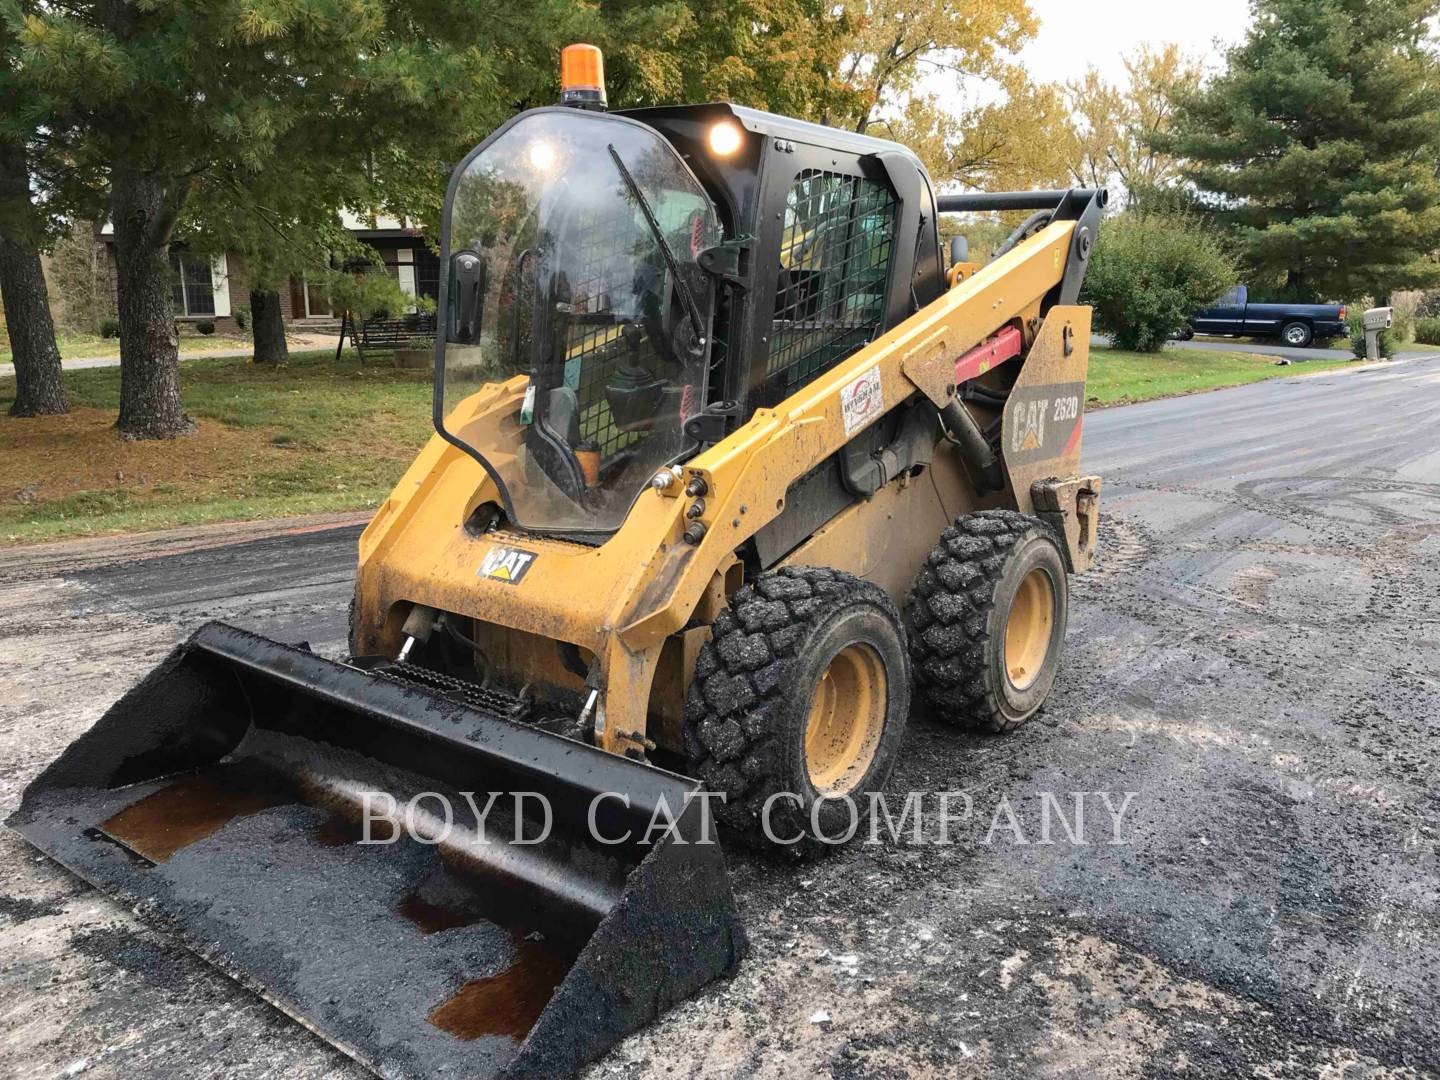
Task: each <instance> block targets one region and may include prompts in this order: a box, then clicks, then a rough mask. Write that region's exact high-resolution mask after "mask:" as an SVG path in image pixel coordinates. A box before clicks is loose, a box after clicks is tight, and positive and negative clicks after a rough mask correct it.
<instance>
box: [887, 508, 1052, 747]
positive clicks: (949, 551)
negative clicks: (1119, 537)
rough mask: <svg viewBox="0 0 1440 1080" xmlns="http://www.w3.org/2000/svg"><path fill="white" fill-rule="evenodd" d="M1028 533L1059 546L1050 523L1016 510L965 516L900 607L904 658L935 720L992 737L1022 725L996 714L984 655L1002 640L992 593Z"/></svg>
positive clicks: (1001, 625) (947, 532)
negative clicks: (905, 642) (907, 655)
mask: <svg viewBox="0 0 1440 1080" xmlns="http://www.w3.org/2000/svg"><path fill="white" fill-rule="evenodd" d="M1034 534H1040V535H1043V536H1046V537H1048V538H1049V539H1050V540H1051V541H1052V542H1058V541H1056V537H1055V533H1054V530H1052V529H1051V528H1050V527H1049V526H1048V525H1046V524H1045V523H1044V522H1042V521H1040V520H1039V519H1038V518H1033V517H1030V516H1028V515H1026V514H1022V513H1020V512H1019V511H1017V510H980V511H977V512H975V513H973V514H966V515H964V516H963V517H960V518H957V519H956V521H955V524H954V525H952V526H950V527H949V528H947V529H946V530H945V531H944V532H943V533H941V534H940V541H939V543H937V544H936V545H935V547H934V548H933V549H932V550H931V552H930V555H929V557H928V558H927V559H926V561H925V565H924V566H922V567H921V568H920V570H919V572H918V573H917V574H916V576H915V585H914V588H913V589H912V591H911V595H910V600H909V602H908V603H907V604H906V606H905V624H906V627H907V629H908V630H909V638H910V659H911V661H912V662H913V663H914V665H915V680H916V683H917V685H918V687H919V688H920V691H921V693H922V694H924V696H925V700H926V701H927V702H929V704H930V706H931V708H932V709H933V710H934V712H935V714H936V716H937V717H938V718H940V719H941V720H944V721H947V722H949V723H953V724H959V725H963V726H966V727H971V728H975V729H978V730H981V731H991V732H1002V731H1008V730H1010V729H1011V728H1014V727H1017V726H1018V725H1019V724H1020V723H1021V722H1022V720H1023V718H1022V719H1021V720H1017V719H1013V718H1010V717H1007V716H1006V715H1005V712H1004V710H1003V709H1002V708H1001V704H1000V701H999V688H998V687H997V686H996V685H995V683H996V679H995V675H994V672H993V669H992V665H991V663H990V657H991V650H992V649H996V648H1003V647H1004V638H1005V613H1004V612H1000V611H997V610H996V604H995V587H996V585H998V584H999V582H1000V579H1001V577H1002V576H1003V574H1004V572H1005V568H1006V565H1007V563H1008V561H1009V557H1010V554H1011V552H1012V551H1013V550H1014V549H1015V546H1016V545H1017V544H1018V543H1020V541H1021V540H1023V539H1025V538H1026V537H1027V536H1030V535H1034Z"/></svg>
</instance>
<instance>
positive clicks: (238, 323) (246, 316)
mask: <svg viewBox="0 0 1440 1080" xmlns="http://www.w3.org/2000/svg"><path fill="white" fill-rule="evenodd" d="M234 318H235V327H236V329H238V330H241V331H245V330H249V329H250V311H249V309H248V308H243V307H240V308H236V309H235V314H234Z"/></svg>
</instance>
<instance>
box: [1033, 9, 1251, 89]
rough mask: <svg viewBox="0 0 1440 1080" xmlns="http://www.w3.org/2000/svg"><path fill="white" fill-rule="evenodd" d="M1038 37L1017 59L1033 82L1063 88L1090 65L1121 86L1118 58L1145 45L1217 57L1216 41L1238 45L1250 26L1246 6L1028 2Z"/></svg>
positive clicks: (1121, 74) (1122, 71)
mask: <svg viewBox="0 0 1440 1080" xmlns="http://www.w3.org/2000/svg"><path fill="white" fill-rule="evenodd" d="M1030 8H1031V10H1032V11H1034V12H1035V15H1036V17H1037V18H1038V19H1039V20H1040V32H1039V34H1038V35H1036V38H1035V40H1034V41H1033V42H1031V43H1030V45H1029V46H1027V47H1026V48H1025V49H1024V50H1023V51H1022V52H1021V54H1020V58H1021V60H1022V61H1023V62H1024V64H1025V66H1026V68H1027V69H1029V71H1030V77H1031V78H1032V79H1034V80H1035V81H1036V82H1063V81H1064V80H1066V79H1072V78H1076V77H1078V76H1080V75H1083V74H1084V73H1085V68H1086V67H1087V66H1088V65H1090V64H1094V65H1095V66H1096V67H1097V68H1099V69H1100V70H1101V72H1103V73H1104V74H1105V75H1106V76H1108V77H1109V78H1110V80H1111V81H1112V82H1123V81H1124V79H1125V68H1124V66H1123V64H1122V63H1121V58H1122V57H1123V56H1124V55H1125V54H1126V53H1129V52H1133V51H1134V49H1135V47H1136V46H1137V45H1140V44H1142V43H1144V42H1147V41H1148V42H1154V43H1156V44H1160V43H1164V42H1167V41H1174V42H1178V43H1179V44H1180V45H1181V46H1183V47H1184V48H1185V50H1186V51H1187V52H1191V53H1197V54H1201V55H1204V56H1207V57H1209V58H1211V59H1212V60H1213V59H1215V58H1216V57H1217V56H1218V52H1217V49H1216V46H1215V39H1216V38H1219V39H1220V40H1221V42H1222V44H1225V45H1228V44H1233V43H1234V42H1236V41H1239V40H1240V38H1242V37H1243V36H1244V34H1245V27H1246V25H1247V24H1248V23H1249V21H1250V9H1249V4H1248V3H1247V0H1139V2H1137V0H1030Z"/></svg>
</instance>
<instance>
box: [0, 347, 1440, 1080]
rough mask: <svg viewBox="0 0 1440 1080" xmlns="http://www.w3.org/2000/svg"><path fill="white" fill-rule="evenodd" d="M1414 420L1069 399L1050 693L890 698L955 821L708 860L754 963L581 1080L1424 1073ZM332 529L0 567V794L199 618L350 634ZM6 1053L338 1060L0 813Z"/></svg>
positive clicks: (1427, 598)
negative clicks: (1078, 460) (865, 841)
mask: <svg viewBox="0 0 1440 1080" xmlns="http://www.w3.org/2000/svg"><path fill="white" fill-rule="evenodd" d="M1437 415H1440V364H1436V363H1433V362H1425V363H1403V364H1394V365H1390V366H1387V367H1384V368H1372V369H1367V370H1357V371H1347V372H1343V373H1336V374H1326V375H1322V376H1311V377H1301V378H1294V379H1283V380H1275V381H1271V382H1264V383H1259V384H1255V385H1252V386H1247V387H1243V388H1237V389H1232V390H1225V391H1219V392H1217V393H1213V394H1206V395H1197V396H1193V397H1187V398H1179V399H1174V400H1170V401H1162V402H1153V403H1149V404H1145V405H1137V406H1130V407H1127V408H1120V409H1111V410H1105V411H1102V412H1099V413H1094V414H1091V415H1090V416H1088V417H1087V420H1086V425H1085V446H1084V451H1085V457H1086V463H1087V466H1088V467H1090V468H1093V469H1095V470H1097V471H1099V472H1101V473H1102V474H1103V475H1104V476H1105V491H1104V496H1103V506H1104V513H1105V515H1106V516H1105V519H1104V526H1103V529H1102V535H1101V541H1102V547H1103V554H1102V560H1101V563H1100V565H1099V566H1098V568H1097V569H1096V570H1094V571H1092V572H1091V573H1090V574H1088V575H1086V576H1085V577H1083V578H1081V579H1078V580H1077V581H1076V583H1075V587H1074V590H1073V594H1072V615H1071V622H1070V627H1069V634H1068V638H1067V650H1068V651H1067V658H1066V662H1065V667H1064V670H1063V672H1062V674H1061V677H1060V680H1059V683H1058V684H1057V688H1056V692H1055V694H1054V696H1053V698H1052V701H1051V704H1050V705H1049V707H1048V708H1047V710H1046V712H1045V713H1044V714H1043V715H1042V716H1040V717H1039V718H1037V719H1036V720H1034V721H1032V722H1031V723H1030V724H1029V725H1028V726H1026V727H1025V728H1023V729H1022V730H1020V731H1018V732H1016V733H1014V734H1012V735H1010V736H1006V737H999V738H990V737H987V738H981V737H974V736H970V735H963V734H957V733H955V732H953V731H951V730H948V729H946V728H943V727H941V726H939V725H938V724H936V723H935V722H933V721H931V720H929V719H928V718H926V717H924V716H917V717H916V718H915V719H914V721H913V722H912V725H911V728H910V732H909V735H908V736H907V743H906V746H905V749H904V752H903V754H902V761H901V764H900V766H899V767H898V768H897V771H896V775H895V777H894V780H893V782H892V788H893V790H894V791H895V792H896V793H897V794H898V793H903V792H906V791H910V790H919V791H937V790H956V791H959V790H964V791H966V792H967V793H968V794H969V795H970V796H971V798H972V800H973V808H974V809H973V816H972V817H971V818H969V819H964V820H962V821H961V822H960V824H959V825H958V826H954V827H952V830H951V831H952V839H954V840H955V841H956V842H955V843H953V844H951V845H949V846H942V845H939V844H937V843H936V841H937V840H939V839H940V837H939V825H938V824H937V822H936V820H935V817H934V815H933V814H932V815H931V816H929V817H927V818H926V819H925V821H924V824H923V829H922V833H921V836H920V841H921V842H920V843H916V842H915V838H914V837H911V836H908V835H907V836H906V837H905V838H904V839H902V840H901V841H898V842H886V843H883V844H880V845H875V846H870V845H861V846H856V847H851V848H848V849H845V850H843V851H841V852H838V853H836V854H834V855H832V856H831V857H829V858H827V859H824V860H823V861H820V862H816V863H803V864H789V863H773V862H768V861H764V860H761V859H757V858H755V857H752V856H748V855H743V854H735V853H732V855H731V859H730V861H731V866H732V876H733V879H734V882H735V887H736V891H737V895H738V898H739V901H740V903H741V905H742V908H743V911H744V914H745V917H746V919H747V922H748V925H749V927H750V932H751V935H752V944H753V948H752V954H751V957H750V959H749V960H747V962H746V963H745V964H744V966H743V967H742V970H741V972H740V974H739V975H738V976H737V977H736V978H735V979H734V980H733V981H732V982H730V983H728V984H725V985H721V986H718V987H715V988H712V989H711V990H710V991H708V992H707V993H705V994H703V995H701V996H700V997H699V998H698V999H696V1000H693V1001H691V1002H689V1003H687V1004H685V1005H683V1006H681V1007H680V1008H678V1009H676V1010H675V1011H673V1012H672V1013H671V1014H670V1015H669V1016H667V1017H666V1018H665V1019H664V1020H663V1021H662V1022H661V1023H659V1024H658V1025H656V1026H655V1027H653V1028H651V1029H649V1030H647V1031H645V1032H642V1033H641V1034H639V1035H637V1036H635V1037H632V1038H631V1039H629V1040H627V1041H626V1042H624V1043H622V1044H621V1045H620V1046H619V1047H617V1048H616V1049H615V1051H614V1052H612V1054H611V1055H610V1056H609V1057H608V1058H607V1059H605V1060H604V1061H603V1062H601V1063H600V1064H599V1065H597V1066H596V1067H595V1069H594V1070H593V1075H595V1076H626V1077H632V1076H633V1077H676V1076H684V1077H711V1076H713V1077H730V1076H793V1075H822V1076H835V1077H862V1076H863V1077H872V1076H875V1077H882V1076H883V1077H900V1076H922V1075H923V1076H969V1075H976V1076H979V1075H1043V1076H1076V1077H1081V1076H1084V1077H1090V1076H1102V1077H1128V1076H1142V1075H1144V1076H1169V1075H1181V1074H1183V1075H1185V1076H1206V1077H1208V1076H1235V1075H1242V1074H1243V1075H1252V1076H1264V1077H1301V1076H1305V1077H1311V1076H1332V1077H1340V1076H1344V1077H1355V1076H1376V1077H1379V1076H1384V1077H1400V1076H1414V1075H1426V1074H1440V1035H1437V1030H1436V1023H1435V1020H1436V1012H1435V999H1436V991H1437V989H1440V910H1437V909H1440V893H1437V886H1440V872H1437V862H1436V830H1437V828H1440V822H1437V816H1440V798H1437V794H1436V791H1437V789H1436V784H1435V776H1436V759H1437V748H1440V704H1437V690H1440V646H1437V626H1440V435H1437V433H1436V427H1435V417H1436V416H1437ZM355 534H356V530H355V529H354V528H353V527H351V528H346V529H341V530H330V531H311V532H304V533H300V534H297V535H287V536H279V537H272V538H267V539H258V540H249V541H246V542H242V543H238V544H236V543H228V542H227V541H228V540H230V539H233V537H230V536H226V535H225V534H223V533H216V532H214V531H212V532H208V533H206V532H200V533H196V534H194V535H192V536H191V537H189V538H188V539H186V540H185V542H184V543H176V542H175V541H174V540H169V541H165V542H163V543H164V545H165V548H166V553H165V554H161V555H157V556H155V557H149V558H146V557H143V556H144V555H145V543H136V544H130V545H127V547H126V551H125V554H126V555H127V557H128V561H125V562H123V563H120V564H111V565H106V561H107V558H112V557H107V556H106V555H104V554H103V552H102V551H100V550H99V549H97V548H96V547H95V546H93V545H92V546H89V547H83V548H79V549H76V548H70V549H63V550H60V551H50V552H33V551H32V552H10V553H5V554H0V672H4V675H3V686H4V692H3V694H0V813H4V812H8V810H9V809H11V808H13V807H14V805H15V804H16V802H17V800H18V797H19V793H20V790H21V788H22V787H23V785H24V784H25V783H26V782H27V781H28V780H29V778H30V777H31V776H32V775H33V774H34V773H35V772H36V771H37V770H38V769H39V768H40V767H41V766H42V764H43V763H44V762H46V761H47V760H48V759H50V758H51V757H52V756H53V755H54V754H55V753H56V752H57V751H58V750H59V749H60V748H61V747H62V746H63V745H64V744H65V743H67V742H68V741H69V740H70V739H71V738H73V737H74V736H75V735H76V734H78V733H79V732H80V731H81V730H83V729H84V728H85V727H86V726H87V725H88V724H90V723H91V722H92V721H93V720H94V719H95V718H96V717H97V716H98V715H99V713H100V712H101V710H102V709H103V707H104V706H105V704H106V703H108V702H109V701H110V700H112V699H113V698H114V697H116V696H117V695H118V694H119V693H120V692H121V691H122V690H123V689H124V688H125V687H126V686H127V685H128V684H129V683H131V682H132V681H133V680H134V679H135V678H137V677H138V676H139V675H141V674H142V673H143V672H145V671H146V670H148V669H149V668H150V666H151V665H153V664H154V663H155V662H156V660H157V659H158V658H159V657H160V656H161V655H162V654H163V653H164V652H165V651H166V650H167V649H168V648H169V647H170V646H171V645H172V644H173V643H174V642H175V641H176V640H177V639H178V638H179V637H181V636H182V635H183V634H184V633H185V632H186V631H187V630H189V629H190V628H192V627H193V626H194V625H195V624H196V623H197V622H198V621H200V620H202V619H205V618H210V617H221V618H225V619H228V620H231V621H234V622H237V623H239V624H241V625H244V626H248V627H252V628H255V629H257V630H259V631H261V632H264V633H267V634H270V635H273V636H277V637H281V638H287V639H295V638H305V639H308V640H310V641H311V642H312V643H313V644H314V645H315V647H316V648H317V649H319V650H320V651H323V652H327V653H331V654H334V653H337V652H338V651H340V650H341V648H342V647H343V646H342V638H343V634H344V624H345V614H344V613H345V603H346V600H347V598H348V595H349V575H350V569H351V561H352V558H353V545H354V539H355ZM177 548H178V550H176V549H177ZM156 550H160V549H158V548H157V549H156ZM137 555H138V556H142V557H136V556H137ZM1047 792H1048V793H1052V794H1054V796H1055V797H1056V799H1057V800H1058V802H1059V804H1060V805H1061V806H1062V807H1064V808H1065V809H1066V810H1067V811H1068V810H1069V809H1070V808H1071V807H1072V805H1073V804H1072V800H1073V798H1074V796H1073V795H1072V794H1071V793H1075V792H1082V793H1086V794H1084V795H1082V796H1081V803H1082V805H1083V806H1084V808H1085V813H1086V828H1085V831H1084V832H1083V834H1082V835H1083V839H1084V840H1085V841H1086V842H1085V843H1083V844H1082V843H1075V842H1070V841H1069V838H1068V837H1067V836H1066V835H1065V833H1064V832H1063V830H1062V829H1061V828H1060V827H1059V826H1058V824H1055V823H1053V822H1052V825H1053V826H1054V827H1053V828H1052V829H1051V830H1050V834H1049V840H1050V842H1049V843H1046V842H1045V839H1046V834H1045V832H1043V831H1042V824H1043V820H1042V816H1041V806H1042V802H1043V799H1042V796H1043V795H1044V793H1047ZM1102 792H1103V793H1106V795H1107V796H1108V797H1110V798H1111V799H1112V804H1113V805H1115V806H1119V805H1122V804H1123V800H1124V798H1125V795H1124V793H1127V792H1133V793H1134V794H1133V795H1131V796H1130V800H1131V801H1130V803H1129V805H1128V808H1127V809H1126V812H1125V813H1124V814H1123V815H1122V816H1121V818H1120V826H1119V828H1118V830H1116V829H1113V828H1112V826H1113V825H1114V818H1113V816H1112V815H1111V814H1109V813H1107V812H1106V811H1105V809H1104V807H1103V805H1102V803H1101V802H1100V801H1099V796H1098V794H1097V793H1102ZM1002 800H1003V803H1004V805H1005V806H1006V807H1008V808H1009V811H1010V814H1012V815H1013V823H1012V821H1011V819H1010V816H1008V815H1006V814H1005V813H1004V812H1003V811H1001V810H1000V809H999V808H1000V806H1001V805H1002ZM1072 823H1073V817H1072ZM1117 836H1118V839H1119V840H1120V841H1121V842H1120V843H1111V842H1109V841H1111V840H1114V839H1116V838H1117ZM397 977H403V973H397ZM354 990H355V993H356V995H357V996H360V997H363V996H364V993H365V988H364V987H363V986H357V987H355V988H354ZM0 1075H4V1076H11V1077H27V1078H28V1077H35V1078H40V1077H45V1078H49V1077H55V1076H75V1075H84V1076H87V1077H89V1076H93V1077H136V1076H164V1077H170V1076H173V1077H186V1078H193V1077H221V1076H224V1077H255V1078H260V1077H264V1078H267V1080H268V1078H277V1080H278V1078H281V1077H286V1078H288V1077H322V1076H324V1077H331V1076H339V1077H351V1076H359V1075H361V1073H360V1071H359V1069H358V1068H357V1067H356V1066H353V1065H352V1064H350V1063H349V1062H348V1061H347V1060H346V1059H344V1058H342V1057H340V1056H339V1055H338V1054H337V1053H335V1052H334V1051H331V1050H330V1049H328V1048H327V1047H326V1046H325V1045H323V1044H322V1043H321V1042H319V1041H318V1040H317V1039H316V1038H315V1037H313V1036H312V1035H310V1034H309V1033H308V1032H306V1031H305V1030H304V1029H302V1028H300V1027H299V1026H298V1025H296V1024H293V1023H291V1022H290V1021H288V1020H286V1019H285V1018H283V1017H282V1016H281V1015H280V1014H279V1013H277V1012H275V1011H274V1010H273V1009H271V1008H270V1007H269V1006H267V1005H264V1004H263V1003H262V1002H260V1000H259V999H257V998H255V997H253V996H251V995H250V994H248V993H246V992H244V991H242V990H240V989H239V988H238V987H237V986H235V985H233V984H231V983H230V982H228V981H227V980H226V979H225V978H223V977H222V976H220V975H218V974H217V973H215V972H213V971H211V970H210V969H208V968H207V967H206V966H205V965H204V964H203V963H201V962H199V961H198V960H195V959H193V958H192V957H190V956H189V954H187V953H184V952H183V951H180V950H177V949H175V948H173V947H171V946H169V945H168V944H167V943H166V942H165V940H164V939H162V938H161V937H159V936H158V935H156V934H154V933H152V932H150V931H149V930H146V929H143V928H141V927H140V926H139V925H138V924H137V923H136V922H135V920H134V919H133V918H132V917H131V916H130V915H129V913H127V912H126V911H124V910H122V909H120V908H119V907H117V906H115V905H113V904H111V903H110V902H109V901H107V900H105V899H104V898H102V897H100V896H99V895H97V894H96V893H95V892H93V891H92V890H90V889H89V888H87V887H86V886H84V885H83V884H82V883H80V882H79V881H77V880H76V879H74V878H72V877H70V876H69V875H68V874H66V873H64V872H63V871H61V870H59V869H57V868H56V867H55V866H54V865H52V864H51V863H49V862H48V861H47V860H45V859H43V858H40V857H37V856H36V855H35V853H34V852H32V851H30V850H29V849H28V848H27V847H25V845H23V844H22V843H21V842H20V841H19V840H18V839H17V838H16V837H15V836H13V835H12V834H9V833H5V832H3V831H0Z"/></svg>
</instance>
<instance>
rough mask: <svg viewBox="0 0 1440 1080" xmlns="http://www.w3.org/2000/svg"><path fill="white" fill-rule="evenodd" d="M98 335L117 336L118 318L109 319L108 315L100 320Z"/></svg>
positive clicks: (118, 334) (105, 336) (104, 336)
mask: <svg viewBox="0 0 1440 1080" xmlns="http://www.w3.org/2000/svg"><path fill="white" fill-rule="evenodd" d="M100 336H101V337H103V338H117V337H119V336H120V320H119V319H111V318H109V317H108V316H107V317H106V318H104V319H101V320H100Z"/></svg>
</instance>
